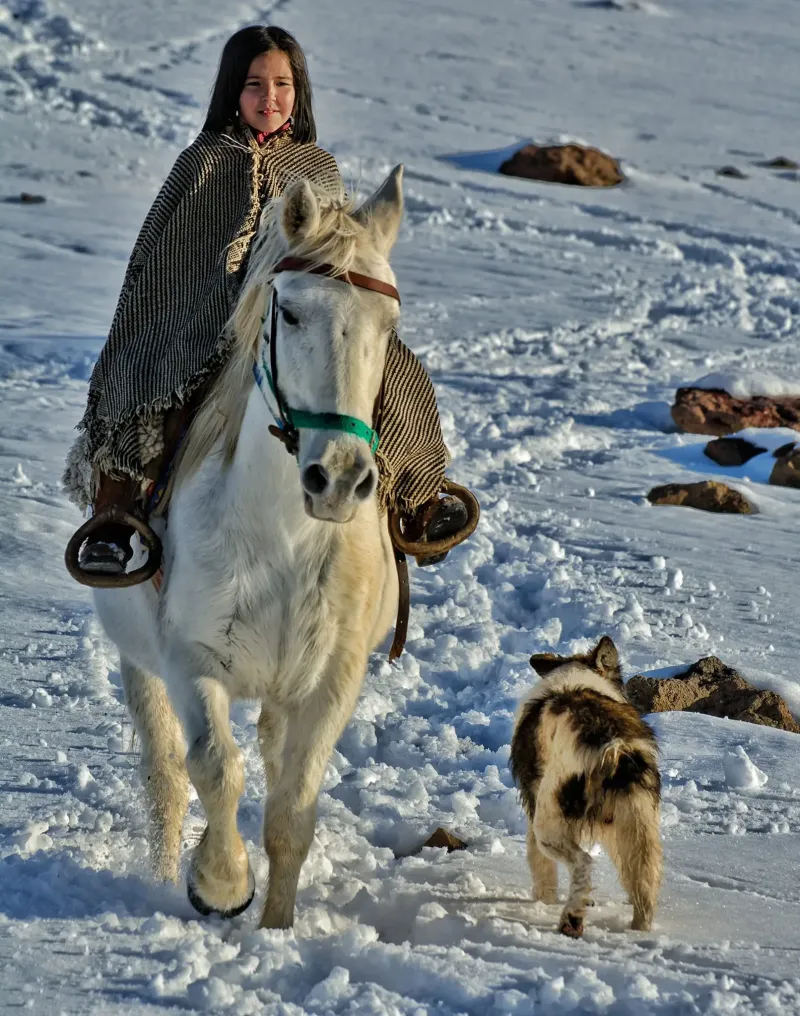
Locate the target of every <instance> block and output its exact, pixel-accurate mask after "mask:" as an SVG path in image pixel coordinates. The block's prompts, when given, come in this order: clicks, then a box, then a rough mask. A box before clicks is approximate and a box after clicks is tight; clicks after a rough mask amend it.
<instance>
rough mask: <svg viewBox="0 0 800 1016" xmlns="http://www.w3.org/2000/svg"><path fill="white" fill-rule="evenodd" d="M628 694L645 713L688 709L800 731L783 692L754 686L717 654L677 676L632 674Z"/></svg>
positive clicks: (795, 732)
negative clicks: (783, 697) (660, 676)
mask: <svg viewBox="0 0 800 1016" xmlns="http://www.w3.org/2000/svg"><path fill="white" fill-rule="evenodd" d="M625 694H626V695H627V696H628V701H629V702H630V703H631V705H633V706H634V707H635V708H636V709H638V710H639V712H640V713H642V714H646V713H661V712H667V711H671V710H681V711H682V710H686V711H688V712H692V713H704V714H705V715H707V716H721V717H725V718H727V719H731V720H742V721H743V722H745V723H757V724H760V725H761V726H765V727H777V728H778V729H780V730H788V731H790V732H791V733H793V734H800V724H798V722H797V721H796V720H795V718H794V717H793V716H792V714H791V712H790V710H789V707H788V706H787V705H786V703H785V702H784V700H783V699H782V698H781V696H780V695H778V694H777V693H776V692H774V691H762V690H761V689H759V688H754V687H753V685H751V684H750V683H749V682H748V681H746V680H745V679H744V678H743V677H742V675H741V674H740V673H739V672H738V671H736V670H734V669H733V667H729V666H727V665H726V664H724V663H723V662H722V660H720V659H718V658H717V657H716V656H706V657H704V658H703V659H702V660H698V661H697V663H695V664H694V665H693V666H691V667H689V669H688V670H687V671H685V672H684V673H683V674H679V675H678V676H677V677H664V678H657V677H642V676H641V675H637V676H636V677H632V678H631V679H630V681H628V683H627V684H626V685H625Z"/></svg>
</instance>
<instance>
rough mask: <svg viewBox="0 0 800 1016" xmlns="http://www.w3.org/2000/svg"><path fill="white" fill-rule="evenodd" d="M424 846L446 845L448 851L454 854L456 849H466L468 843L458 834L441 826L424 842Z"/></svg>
mask: <svg viewBox="0 0 800 1016" xmlns="http://www.w3.org/2000/svg"><path fill="white" fill-rule="evenodd" d="M423 846H424V847H446V848H447V853H448V854H452V853H453V851H454V850H466V849H467V845H466V843H465V842H464V841H463V840H460V839H459V838H458V837H457V836H456V835H454V834H453V833H451V832H448V831H447V829H442V827H441V826H439V828H438V829H437V830H436V832H435V833H433V835H432V836H430V837H429V838H428V839H427V840H426V841H425V842H424V843H423Z"/></svg>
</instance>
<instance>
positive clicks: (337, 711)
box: [261, 654, 365, 928]
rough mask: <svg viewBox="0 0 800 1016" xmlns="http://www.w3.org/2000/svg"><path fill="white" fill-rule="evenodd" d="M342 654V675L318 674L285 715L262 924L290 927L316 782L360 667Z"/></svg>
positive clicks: (268, 830)
mask: <svg viewBox="0 0 800 1016" xmlns="http://www.w3.org/2000/svg"><path fill="white" fill-rule="evenodd" d="M348 655H349V656H350V663H349V666H348V670H349V671H350V673H349V674H347V677H346V678H345V680H344V681H342V680H339V681H338V682H337V683H336V684H335V685H333V686H331V684H330V683H329V682H326V681H325V679H324V678H323V681H322V683H321V686H320V687H319V688H318V689H317V691H316V692H315V693H314V695H313V696H312V697H311V699H310V700H307V701H306V702H304V703H303V706H302V707H301V708H299V709H296V710H293V711H292V712H291V713H290V714H289V720H288V727H287V732H286V746H285V749H284V759H283V768H282V772H281V774H280V777H279V779H278V782H277V784H276V785H275V786H274V787H271V788H270V793H269V797H268V799H267V807H266V809H265V813H264V847H265V848H266V851H267V857H268V858H269V882H268V888H267V899H266V902H265V903H264V911H263V913H262V915H261V927H262V928H290V927H291V925H292V923H293V921H294V902H295V896H296V895H297V882H298V879H299V878H300V869H301V868H302V866H303V861H305V859H306V855H307V854H308V850H309V847H310V846H311V841H312V839H313V838H314V824H315V822H316V817H317V797H318V795H319V788H320V784H321V783H322V777H323V775H324V774H325V767H326V765H327V764H328V760H329V759H330V757H331V753H332V751H333V747H334V745H335V744H336V742H337V740H338V739H339V735H340V734H341V732H342V730H343V729H344V726H345V724H346V723H347V721H348V720H349V719H350V716H351V714H352V712H353V707H354V706H355V702H356V699H357V697H358V693H359V690H360V688H361V681H362V678H363V674H364V670H365V666H364V664H365V661H364V660H359V661H357V665H355V666H354V663H355V662H356V661H355V659H354V658H355V657H356V656H357V654H352V655H351V654H348ZM340 663H342V661H340ZM342 666H344V664H342Z"/></svg>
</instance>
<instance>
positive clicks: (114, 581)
mask: <svg viewBox="0 0 800 1016" xmlns="http://www.w3.org/2000/svg"><path fill="white" fill-rule="evenodd" d="M109 522H118V523H121V524H123V525H126V526H130V527H131V529H135V530H136V532H137V533H138V534H139V536H140V538H141V540H142V543H143V544H144V545H145V547H146V548H147V552H148V553H147V560H146V561H145V563H144V564H143V565H142V566H141V567H140V568H136V569H134V571H132V572H122V573H121V574H119V575H114V574H110V573H109V572H99V571H87V570H86V569H85V568H81V565H80V550H81V547H82V546H83V544H84V542H85V541H86V540H88V539H89V537H91V536H92V534H93V533H95V532H96V531H97V530H98V529H100V528H101V527H102V526H105V525H107V524H108V523H109ZM163 553H164V548H163V547H162V545H161V540H160V539H159V538H158V537H157V536H156V534H155V533H154V532H153V530H152V529H151V528H150V526H149V525H148V524H147V523H146V522H145V521H144V520H143V519H140V518H139V517H138V516H136V515H133V514H132V513H131V512H128V511H125V510H124V509H123V508H114V507H112V508H103V509H101V511H99V512H98V513H97V515H95V516H94V517H93V518H91V519H89V521H88V522H84V524H83V525H82V526H81V527H80V529H79V530H78V531H77V532H76V533H74V535H73V536H72V539H71V540H70V541H69V543H68V544H67V549H66V551H65V553H64V564H65V565H66V566H67V571H68V572H69V573H70V575H71V576H72V577H73V578H74V579H75V581H76V582H80V584H81V585H82V586H91V587H92V588H94V589H125V588H127V587H128V586H138V585H139V584H140V583H141V582H147V581H148V579H151V578H152V577H153V576H154V575H155V573H156V572H157V571H158V569H159V568H160V567H161V558H162V556H163Z"/></svg>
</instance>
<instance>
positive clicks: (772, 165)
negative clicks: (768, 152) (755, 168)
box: [760, 155, 800, 169]
mask: <svg viewBox="0 0 800 1016" xmlns="http://www.w3.org/2000/svg"><path fill="white" fill-rule="evenodd" d="M760 165H761V166H764V167H765V168H766V169H800V163H797V162H795V161H794V159H787V158H786V156H785V155H779V156H778V157H777V158H775V159H769V160H768V161H767V162H762V163H760Z"/></svg>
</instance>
